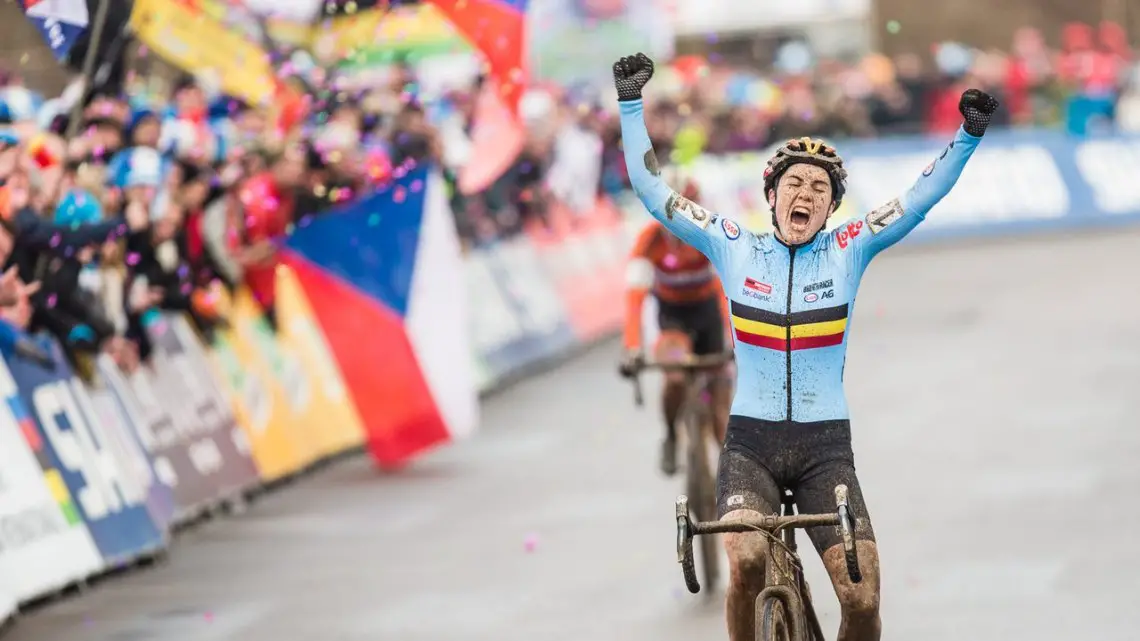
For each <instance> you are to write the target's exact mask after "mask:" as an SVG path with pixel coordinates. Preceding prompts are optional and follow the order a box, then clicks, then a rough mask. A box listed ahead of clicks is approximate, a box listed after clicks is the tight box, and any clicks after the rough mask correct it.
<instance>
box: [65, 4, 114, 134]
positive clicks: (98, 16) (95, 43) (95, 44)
mask: <svg viewBox="0 0 1140 641" xmlns="http://www.w3.org/2000/svg"><path fill="white" fill-rule="evenodd" d="M110 8H111V0H99V9H98V10H97V11H96V12H95V25H94V27H93V28H92V30H91V39H90V40H88V41H87V55H86V57H84V59H83V90H82V91H81V92H80V93H79V98H77V99H76V101H75V104H74V105H72V106H71V117H70V118H68V122H67V134H66V135H65V136H64V139H65V140H71V139H72V138H74V137H75V133H76V132H77V131H78V130H79V118H80V116H81V115H82V114H83V103H84V102H86V101H87V95H88V94H89V93H90V92H91V87H90V86H89V85H90V84H91V76H92V75H93V74H94V73H95V62H96V61H97V60H98V59H99V56H98V55H97V54H98V52H99V43H100V41H101V40H102V39H103V26H104V24H106V22H107V11H108V10H109V9H110Z"/></svg>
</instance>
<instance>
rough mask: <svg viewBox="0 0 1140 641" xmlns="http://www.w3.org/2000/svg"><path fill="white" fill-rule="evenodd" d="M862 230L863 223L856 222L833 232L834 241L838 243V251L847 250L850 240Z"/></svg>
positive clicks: (860, 221)
mask: <svg viewBox="0 0 1140 641" xmlns="http://www.w3.org/2000/svg"><path fill="white" fill-rule="evenodd" d="M862 229H863V221H862V220H857V221H854V222H850V223H847V226H846V227H842V228H840V229H838V230H836V232H835V240H836V241H838V242H839V248H840V249H847V245H848V244H849V243H850V242H851V239H852V238H855V237H856V236H858V235H859V232H860V231H862Z"/></svg>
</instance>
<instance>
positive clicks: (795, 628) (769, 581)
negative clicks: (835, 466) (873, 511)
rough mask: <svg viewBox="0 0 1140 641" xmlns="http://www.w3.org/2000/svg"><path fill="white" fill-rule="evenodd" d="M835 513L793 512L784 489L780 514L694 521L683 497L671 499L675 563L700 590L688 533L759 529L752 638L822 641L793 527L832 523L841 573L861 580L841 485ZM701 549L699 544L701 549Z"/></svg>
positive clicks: (695, 589) (688, 582) (844, 489)
mask: <svg viewBox="0 0 1140 641" xmlns="http://www.w3.org/2000/svg"><path fill="white" fill-rule="evenodd" d="M835 502H836V505H837V507H838V509H837V510H836V513H835V514H793V510H794V507H795V500H794V499H793V498H792V496H791V493H789V492H785V493H784V498H783V503H784V513H783V515H776V514H773V515H766V516H758V517H755V518H751V519H733V520H728V521H711V522H700V521H696V522H694V521H692V520H690V519H689V497H687V496H680V497H677V562H678V563H680V564H681V570H682V572H684V575H685V585H687V586H688V588H689V592H692V593H693V594H696V593H697V592H700V590H701V584H700V583H698V582H697V572H696V568H695V567H694V566H693V537H694V536H705V538H711V537H708V536H706V535H709V534H721V533H725V532H762V533H764V534H765V535H766V536H767V537H768V541H769V545H768V559H767V563H765V566H764V567H765V569H764V589H763V590H762V591H761V592H760V594H759V595H758V596H757V597H756V610H755V612H756V615H755V616H756V641H825V639H824V638H823V631H822V630H821V629H820V627H819V618H818V617H817V616H816V614H815V608H813V607H812V603H811V591H810V590H809V589H808V584H807V581H806V580H805V579H804V568H803V564H802V563H801V562H800V555H799V553H798V552H797V551H796V528H808V527H837V528H839V531H840V534H842V535H843V551H844V556H845V557H846V560H847V575H848V576H849V577H851V581H852V582H853V583H859V582H860V581H862V580H863V574H862V572H861V571H860V570H859V555H858V553H857V551H856V548H855V527H854V519H853V517H852V516H851V508H850V507H849V505H848V502H847V486H846V485H839V486H836V488H835ZM703 547H704V545H703V543H702V548H703Z"/></svg>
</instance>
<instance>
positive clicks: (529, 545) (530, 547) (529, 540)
mask: <svg viewBox="0 0 1140 641" xmlns="http://www.w3.org/2000/svg"><path fill="white" fill-rule="evenodd" d="M536 548H538V535H537V534H528V535H526V538H525V539H523V549H524V550H526V551H527V552H534V551H535V549H536Z"/></svg>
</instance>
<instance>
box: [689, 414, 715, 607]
mask: <svg viewBox="0 0 1140 641" xmlns="http://www.w3.org/2000/svg"><path fill="white" fill-rule="evenodd" d="M703 427H704V426H703V424H702V422H701V420H700V416H699V415H690V417H689V425H688V435H689V456H688V491H689V497H690V500H691V501H693V508H694V509H693V511H694V512H696V514H697V518H698V519H700V520H702V521H713V520H716V479H715V478H714V477H713V474H712V471H711V469H710V465H709V450H708V447H709V439H708V436H707V433H706V432H705V430H704V429H703ZM717 543H718V541H717V537H716V536H715V535H712V534H706V535H704V536H702V537H700V545H701V570H702V572H701V574H702V575H703V578H704V584H705V587H706V588H707V592H706V594H712V593H713V592H714V591H715V590H716V588H717V585H718V582H719V580H720V549H719V546H718V545H717Z"/></svg>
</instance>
